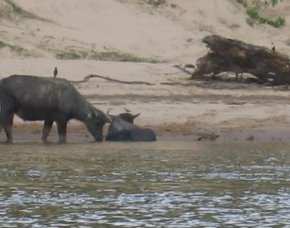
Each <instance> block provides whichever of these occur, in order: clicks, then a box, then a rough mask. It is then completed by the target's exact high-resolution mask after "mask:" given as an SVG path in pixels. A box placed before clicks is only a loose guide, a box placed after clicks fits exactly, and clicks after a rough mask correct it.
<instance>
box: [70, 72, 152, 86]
mask: <svg viewBox="0 0 290 228" xmlns="http://www.w3.org/2000/svg"><path fill="white" fill-rule="evenodd" d="M91 78H101V79H104V80H106V81H111V82H117V83H121V84H129V85H148V86H152V85H155V84H153V83H149V82H142V81H122V80H118V79H114V78H110V77H108V76H102V75H98V74H90V75H87V76H86V77H84V79H83V80H80V81H70V82H71V83H72V84H79V83H84V82H88V81H89V80H90V79H91Z"/></svg>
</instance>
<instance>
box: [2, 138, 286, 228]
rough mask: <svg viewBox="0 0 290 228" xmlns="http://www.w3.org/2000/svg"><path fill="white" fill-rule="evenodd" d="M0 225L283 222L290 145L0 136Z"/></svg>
mask: <svg viewBox="0 0 290 228" xmlns="http://www.w3.org/2000/svg"><path fill="white" fill-rule="evenodd" d="M0 181H1V185H0V227H8V228H9V227H257V226H266V227H267V226H268V227H272V226H276V225H277V226H278V227H281V226H286V227H287V226H289V227H290V144H287V143H279V144H273V143H272V144H265V143H261V144H257V143H197V142H182V141H177V142H174V141H170V142H168V141H160V142H156V143H106V142H105V143H83V144H82V143H68V144H66V145H57V144H49V145H43V144H41V143H22V142H17V143H15V144H12V145H5V144H2V145H0Z"/></svg>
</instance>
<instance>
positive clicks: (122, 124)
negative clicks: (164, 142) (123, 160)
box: [105, 113, 156, 142]
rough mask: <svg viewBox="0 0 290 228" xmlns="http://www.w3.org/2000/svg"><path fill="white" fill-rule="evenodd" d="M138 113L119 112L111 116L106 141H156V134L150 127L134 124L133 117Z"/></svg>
mask: <svg viewBox="0 0 290 228" xmlns="http://www.w3.org/2000/svg"><path fill="white" fill-rule="evenodd" d="M139 115H140V114H136V115H132V114H131V113H121V114H119V115H117V116H113V115H109V116H110V117H111V118H112V121H111V125H110V127H109V129H108V133H107V135H106V137H105V140H106V141H133V142H141V141H143V142H152V141H156V134H155V132H154V131H153V130H152V129H149V128H141V127H139V126H137V125H136V124H134V119H135V118H136V117H138V116H139Z"/></svg>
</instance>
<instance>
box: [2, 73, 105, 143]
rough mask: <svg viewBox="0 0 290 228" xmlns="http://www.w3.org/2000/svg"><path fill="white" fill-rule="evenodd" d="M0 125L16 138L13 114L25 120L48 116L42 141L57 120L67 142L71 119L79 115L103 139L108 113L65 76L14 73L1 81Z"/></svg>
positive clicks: (63, 139)
mask: <svg viewBox="0 0 290 228" xmlns="http://www.w3.org/2000/svg"><path fill="white" fill-rule="evenodd" d="M0 107H1V110H0V129H1V128H4V130H5V133H6V136H7V141H8V142H12V131H11V130H12V124H13V116H14V114H17V115H18V116H19V117H20V118H22V119H23V120H29V121H35V120H44V126H43V130H42V141H43V142H46V140H47V137H48V135H49V132H50V130H51V127H52V124H53V122H54V121H55V122H56V124H57V130H58V135H59V142H60V143H65V142H66V129H67V122H68V121H69V120H70V119H77V120H80V121H82V122H84V123H85V125H86V127H87V128H88V130H89V132H90V133H91V134H92V135H93V137H94V138H95V140H96V141H102V140H103V133H102V131H103V126H104V125H105V123H107V122H109V119H108V118H107V116H106V115H105V114H104V113H103V112H102V111H100V110H98V109H95V108H94V107H93V106H92V105H91V104H90V103H88V102H87V101H86V100H85V99H84V98H83V97H82V96H81V95H80V94H79V93H78V91H77V90H76V89H75V88H74V87H73V86H72V85H71V84H70V83H69V82H68V81H67V80H65V79H59V78H41V77H37V76H24V75H12V76H10V77H7V78H4V79H2V80H1V81H0Z"/></svg>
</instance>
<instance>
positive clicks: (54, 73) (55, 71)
mask: <svg viewBox="0 0 290 228" xmlns="http://www.w3.org/2000/svg"><path fill="white" fill-rule="evenodd" d="M57 73H58V70H57V67H55V68H54V70H53V77H54V78H56V75H57Z"/></svg>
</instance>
